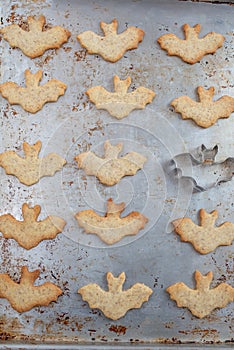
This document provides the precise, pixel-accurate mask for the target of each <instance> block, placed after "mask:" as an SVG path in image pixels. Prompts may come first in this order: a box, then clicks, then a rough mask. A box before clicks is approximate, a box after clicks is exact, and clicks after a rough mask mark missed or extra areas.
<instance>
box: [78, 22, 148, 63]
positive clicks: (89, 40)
mask: <svg viewBox="0 0 234 350" xmlns="http://www.w3.org/2000/svg"><path fill="white" fill-rule="evenodd" d="M100 27H101V29H102V31H103V33H104V36H100V35H97V34H96V33H94V32H92V31H90V30H89V31H86V32H84V33H81V34H79V35H78V36H77V39H78V40H79V42H80V44H81V45H82V46H83V47H84V48H86V49H87V51H88V53H90V54H99V55H100V56H102V57H103V58H104V59H105V60H106V61H109V62H116V61H118V60H119V59H120V58H121V57H123V55H124V53H125V52H126V51H127V50H132V49H136V48H137V47H138V44H139V43H140V42H141V41H142V40H143V37H144V34H145V33H144V31H143V30H142V29H139V28H136V27H129V28H128V29H126V30H125V31H124V32H122V33H121V34H117V28H118V21H117V20H116V19H114V20H113V21H112V22H111V23H110V24H107V23H104V22H101V23H100Z"/></svg>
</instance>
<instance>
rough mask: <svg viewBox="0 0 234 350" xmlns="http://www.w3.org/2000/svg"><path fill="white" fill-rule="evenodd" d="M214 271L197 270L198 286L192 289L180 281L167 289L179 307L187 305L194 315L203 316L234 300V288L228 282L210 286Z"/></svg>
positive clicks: (196, 279)
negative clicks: (204, 273) (202, 271)
mask: <svg viewBox="0 0 234 350" xmlns="http://www.w3.org/2000/svg"><path fill="white" fill-rule="evenodd" d="M212 279H213V273H212V272H211V271H210V272H208V273H207V275H202V274H201V273H200V272H199V271H196V272H195V281H196V288H195V289H191V288H189V287H188V286H186V284H184V283H183V282H178V283H175V284H173V285H172V286H170V287H168V288H167V289H166V291H167V292H168V293H169V294H170V297H171V299H172V300H175V301H176V303H177V306H178V307H187V308H188V309H189V310H190V311H191V312H192V314H193V315H194V316H196V317H199V318H203V317H206V316H208V315H209V314H210V313H211V312H212V311H213V310H214V309H217V308H223V307H225V306H226V305H227V304H228V303H230V302H232V301H234V288H232V287H231V286H229V285H228V284H227V283H220V284H219V285H218V286H217V287H215V288H210V284H211V281H212Z"/></svg>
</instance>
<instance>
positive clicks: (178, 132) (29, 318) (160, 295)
mask: <svg viewBox="0 0 234 350" xmlns="http://www.w3.org/2000/svg"><path fill="white" fill-rule="evenodd" d="M41 14H43V15H45V17H46V20H47V23H48V25H49V26H51V25H55V24H58V25H62V26H64V27H65V28H67V29H68V30H70V31H71V33H72V34H71V37H70V39H69V41H68V42H67V43H66V44H64V45H63V46H62V48H60V49H58V50H48V51H47V52H45V53H44V54H43V55H42V56H41V57H38V58H35V59H30V58H28V57H26V56H24V55H23V54H22V52H21V51H20V50H19V49H12V48H10V46H9V44H8V43H7V42H6V41H5V40H2V41H1V82H5V81H8V80H11V81H15V82H17V83H18V84H21V85H23V84H24V71H25V69H27V68H29V69H31V71H32V72H34V73H35V72H36V71H37V70H39V69H42V70H43V73H44V75H43V80H42V83H44V82H46V81H48V80H49V79H50V78H56V79H59V80H61V81H63V82H64V83H66V84H67V91H66V93H65V95H64V96H62V97H60V98H59V100H58V101H57V102H56V103H48V104H46V105H45V106H44V107H43V109H42V110H41V111H39V112H38V113H36V114H34V115H31V114H29V113H27V112H25V111H24V110H23V109H22V108H21V107H20V106H10V105H9V104H8V103H7V101H6V100H5V99H3V98H2V97H0V102H1V116H0V118H1V143H0V152H3V151H5V150H8V149H15V150H17V152H19V154H22V142H23V141H27V142H29V143H35V142H36V141H37V140H41V141H42V151H41V155H40V156H43V154H47V153H49V152H51V151H54V152H57V153H58V154H60V155H61V156H63V157H65V158H66V160H67V164H66V166H65V167H64V168H63V171H61V172H58V173H56V175H55V176H53V177H45V178H43V179H41V181H40V182H39V183H38V184H35V185H33V186H31V187H27V186H25V185H22V184H21V183H20V182H19V181H18V180H17V179H16V178H15V177H13V176H8V175H6V174H5V172H4V170H3V169H2V168H1V169H0V171H1V175H0V176H1V184H0V203H1V207H0V213H1V215H2V214H5V213H11V214H12V215H14V216H15V217H17V218H18V219H20V218H21V206H22V204H23V203H24V202H27V203H29V204H31V205H35V204H40V205H41V207H42V211H41V216H40V217H41V218H43V217H46V216H47V215H48V214H50V215H58V216H61V217H62V218H64V219H65V220H66V221H67V225H66V227H65V229H64V232H63V233H62V234H59V235H58V236H57V238H56V239H54V240H52V241H44V242H42V243H40V244H39V245H38V246H37V247H36V248H34V249H32V250H29V251H26V250H25V249H23V248H21V247H20V246H19V245H18V244H17V243H16V242H15V241H14V240H6V239H4V238H2V237H1V239H0V246H1V254H0V265H1V269H0V272H1V273H5V272H7V273H9V274H10V276H11V277H12V278H14V279H15V280H17V279H19V274H20V268H21V266H22V265H27V266H28V267H29V268H30V269H31V270H32V269H37V268H39V269H40V270H41V275H40V278H39V280H38V283H43V282H44V281H51V282H54V283H56V284H57V285H58V286H59V287H60V288H62V290H63V295H62V296H60V297H59V299H58V301H57V302H56V303H51V304H50V305H49V306H48V307H37V308H34V309H32V310H31V311H29V312H26V313H23V314H19V313H17V312H16V311H14V310H13V309H12V308H11V307H10V305H9V303H8V301H7V300H4V299H0V338H1V341H2V342H3V344H2V345H1V347H2V348H5V347H6V346H8V347H11V348H13V347H14V348H15V347H16V346H17V345H14V342H16V341H17V342H18V343H17V344H20V346H21V347H22V348H24V347H25V348H30V346H29V345H24V344H25V343H27V342H37V343H41V344H42V343H43V344H44V345H40V347H41V348H51V349H52V348H59V347H63V346H65V345H64V344H66V343H69V344H72V345H67V348H69V349H72V348H78V347H82V346H84V347H86V348H88V349H91V348H95V347H100V348H104V346H105V347H106V348H108V346H109V347H112V346H113V347H114V346H120V345H121V344H122V346H123V347H126V348H129V347H128V346H130V345H132V346H137V344H139V343H140V344H141V346H139V347H140V348H150V347H151V346H152V347H153V346H154V347H155V348H161V347H162V344H167V345H165V346H166V348H167V347H168V346H169V345H170V344H181V343H187V344H188V343H190V344H191V343H194V344H196V345H198V346H201V347H203V346H204V344H207V343H212V344H213V343H217V346H220V348H225V347H226V346H228V344H230V343H231V342H232V341H233V333H234V330H233V324H234V322H233V304H229V305H228V306H227V307H226V308H224V309H221V310H215V311H213V312H212V313H211V315H210V316H208V317H206V318H204V319H198V318H196V317H194V316H192V314H191V313H190V312H189V310H187V309H184V308H177V306H176V304H175V302H174V301H172V300H170V299H169V295H168V294H167V293H166V291H165V289H166V288H167V287H168V286H169V285H171V284H173V283H176V282H178V281H183V282H184V283H186V284H187V285H189V286H190V287H193V286H194V280H193V274H194V271H195V270H196V269H198V270H199V271H201V272H202V273H203V274H205V273H207V272H208V271H213V274H214V282H213V284H212V286H215V285H217V284H218V283H220V282H223V281H225V282H227V283H229V284H232V285H233V246H228V247H219V248H217V249H216V251H215V252H213V253H210V254H207V255H199V253H197V252H196V251H195V250H194V249H193V247H192V245H190V244H188V243H183V242H181V241H180V239H179V237H178V236H177V235H176V234H175V233H174V232H173V231H172V229H171V225H170V221H171V220H172V219H173V218H178V217H183V216H184V215H186V216H189V217H191V218H192V219H193V220H194V221H195V222H198V211H199V209H200V208H205V209H206V210H207V211H208V212H209V211H212V210H214V209H217V210H218V211H219V220H218V223H222V222H224V221H234V215H233V205H234V204H233V194H234V193H233V190H234V186H233V181H229V182H226V183H224V184H220V185H219V186H217V187H215V188H212V189H209V190H208V191H206V192H200V193H194V194H192V186H191V183H189V182H186V181H185V182H182V181H179V182H178V181H177V180H176V179H175V178H173V177H172V176H171V175H170V174H168V173H167V171H166V170H165V167H166V164H167V163H168V162H169V161H170V160H171V159H172V158H173V157H174V156H175V155H177V154H181V153H186V152H189V151H190V150H193V149H195V148H197V147H198V146H200V145H201V144H205V146H206V147H207V148H211V147H214V146H215V145H216V144H218V146H219V153H218V156H217V159H216V160H217V162H221V161H222V160H225V159H226V158H228V157H231V156H232V157H233V154H234V144H233V114H232V115H231V116H230V118H229V119H225V120H219V121H217V123H216V124H215V125H214V126H212V127H210V128H208V129H202V128H200V127H198V126H196V125H195V124H194V123H193V122H192V121H191V120H182V119H181V117H180V115H179V114H177V113H175V112H174V111H173V109H172V108H171V107H170V102H171V101H172V100H173V99H174V98H176V97H178V96H181V95H188V96H190V97H191V98H194V99H195V98H196V88H197V86H198V85H203V86H205V87H206V88H208V87H210V86H214V87H215V91H216V95H215V98H218V97H220V96H221V95H225V94H226V95H230V96H234V85H233V76H234V55H233V52H234V32H233V15H234V7H233V6H231V5H228V4H226V5H225V4H210V3H197V2H184V1H172V0H171V1H167V0H166V1H156V0H155V1H153V0H145V1H143V0H142V1H130V0H129V1H125V0H124V1H123V0H119V1H107V0H97V1H91V0H90V1H89V0H80V1H75V0H67V1H59V0H58V1H55V0H54V1H53V0H34V1H26V0H21V1H9V0H6V1H4V2H3V1H2V2H1V27H2V26H5V25H7V24H11V23H19V22H20V23H21V24H23V23H24V21H25V20H26V17H27V16H28V15H36V16H38V15H41ZM113 18H117V20H118V22H119V31H120V32H121V31H123V30H124V29H126V28H127V27H128V26H138V27H139V28H142V29H143V30H144V31H145V37H144V40H143V42H142V43H141V44H140V45H139V47H138V49H136V50H133V51H128V52H126V54H125V55H124V57H123V58H122V59H121V60H119V61H118V62H116V63H114V64H113V63H108V62H106V61H104V60H103V59H102V58H101V57H99V56H98V55H89V54H87V53H86V50H85V49H83V48H81V46H80V44H79V42H78V41H77V39H76V36H77V35H78V34H79V33H81V32H83V31H85V30H93V31H95V32H96V33H99V34H101V31H100V27H99V23H100V21H104V22H110V21H111V20H112V19H113ZM184 23H189V24H190V25H195V24H196V23H200V24H201V35H202V36H203V35H205V34H206V33H207V32H210V31H216V32H218V33H221V34H223V35H224V36H225V38H226V39H225V43H224V45H223V47H222V48H220V49H219V50H218V51H217V52H216V53H215V54H214V55H207V56H205V57H204V58H203V59H201V61H200V62H198V63H196V64H194V65H189V64H186V63H184V62H183V61H182V60H181V59H179V58H177V57H169V56H167V54H166V52H165V51H163V50H161V49H160V47H159V45H158V44H157V42H156V40H157V38H158V37H159V36H160V35H162V34H164V33H169V32H173V33H175V34H177V35H178V36H180V37H182V36H183V32H182V25H183V24H184ZM116 74H117V75H118V76H119V77H120V78H121V79H124V78H126V77H127V76H130V77H131V79H132V84H131V87H130V91H132V90H134V89H135V88H137V87H138V86H145V87H147V88H149V89H152V90H153V91H155V93H156V97H155V99H154V101H153V103H151V104H150V105H148V106H147V107H146V108H145V109H144V110H138V111H134V112H132V113H131V114H130V115H129V116H128V117H127V118H125V119H122V120H121V121H118V120H116V119H114V118H113V117H111V116H110V115H109V114H108V112H107V111H103V110H97V109H96V108H95V106H94V105H93V104H92V103H90V102H89V101H88V97H87V96H86V95H85V91H86V90H87V89H88V88H90V87H92V86H96V85H102V86H104V87H105V88H106V89H108V90H110V91H111V90H113V76H114V75H116ZM108 139H109V140H111V142H112V143H114V144H116V143H118V142H123V143H124V147H123V151H122V154H125V153H127V152H130V151H136V152H139V153H141V154H143V155H144V156H146V157H147V158H148V161H147V163H146V164H145V166H144V168H143V170H141V171H139V172H138V173H137V174H136V175H135V176H132V177H126V178H124V179H122V180H121V181H120V183H119V184H117V185H115V186H113V187H105V186H103V185H101V184H100V183H99V182H98V181H97V180H96V179H95V178H94V177H91V176H86V175H85V173H84V171H83V170H79V169H78V168H77V165H76V162H75V161H74V157H75V156H76V155H77V154H79V153H81V152H84V151H86V150H88V149H91V150H93V151H94V152H96V153H97V154H99V155H100V156H101V155H102V154H103V143H104V141H105V140H108ZM109 197H112V198H113V199H114V200H115V201H116V202H121V201H124V202H125V203H126V209H125V211H124V213H123V215H127V214H128V213H130V212H131V211H140V212H142V213H143V214H144V215H146V216H147V217H148V218H149V223H148V224H147V226H146V227H145V229H144V230H142V231H140V232H139V234H137V236H135V237H134V238H133V237H126V238H124V239H123V240H122V241H120V242H119V243H116V244H115V245H114V246H111V247H109V246H106V245H105V244H104V243H102V242H101V241H100V240H99V239H98V237H96V236H94V235H86V234H85V233H84V232H83V230H82V229H81V228H79V227H78V226H77V222H76V220H75V218H74V214H75V213H76V212H78V211H80V210H83V209H93V210H95V211H98V212H99V213H104V212H105V205H106V200H107V199H108V198H109ZM108 271H111V272H112V273H113V274H114V275H118V274H119V273H121V272H122V271H124V272H125V273H126V276H127V279H126V283H125V288H129V287H130V286H131V285H132V284H134V283H136V282H142V283H145V284H146V285H148V286H149V287H151V288H152V290H153V294H152V296H151V297H150V300H149V302H147V303H145V304H144V305H143V307H142V308H141V309H138V310H131V311H129V312H128V313H127V314H126V316H125V317H123V318H122V319H120V320H118V321H111V320H109V319H107V318H105V317H104V315H103V314H102V313H101V312H100V311H98V310H91V309H90V308H89V307H88V304H87V303H86V302H83V301H82V299H81V296H80V295H78V294H77V290H78V288H80V287H81V286H83V285H85V284H88V283H92V282H95V283H98V284H99V285H100V286H101V287H102V288H106V279H105V275H106V272H108ZM47 342H48V343H50V344H51V345H48V344H47V345H45V343H47ZM53 344H57V345H53ZM91 344H92V345H91ZM149 344H151V345H149ZM159 344H160V345H159ZM132 346H131V348H132ZM178 346H179V345H178ZM38 347H39V345H38ZM192 347H193V346H191V348H192ZM33 348H35V346H33ZM187 349H188V347H187Z"/></svg>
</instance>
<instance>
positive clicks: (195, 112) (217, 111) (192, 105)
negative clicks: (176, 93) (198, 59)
mask: <svg viewBox="0 0 234 350" xmlns="http://www.w3.org/2000/svg"><path fill="white" fill-rule="evenodd" d="M214 91H215V89H214V87H211V88H209V89H207V90H206V89H205V88H203V87H202V86H198V88H197V94H198V97H199V101H198V102H197V101H194V100H192V99H191V98H190V97H188V96H181V97H178V98H175V99H174V100H173V101H172V102H171V105H172V106H173V107H174V108H175V111H176V112H178V113H180V114H181V116H182V118H183V119H192V120H193V121H194V122H195V123H196V124H197V125H199V126H201V127H203V128H209V127H210V126H212V125H213V124H214V123H215V122H216V121H217V120H218V119H221V118H228V117H229V116H230V115H231V113H232V112H234V98H233V97H231V96H227V95H225V96H222V97H220V98H219V99H218V100H217V101H214V102H213V96H214Z"/></svg>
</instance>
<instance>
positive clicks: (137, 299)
mask: <svg viewBox="0 0 234 350" xmlns="http://www.w3.org/2000/svg"><path fill="white" fill-rule="evenodd" d="M124 282H125V273H124V272H122V273H121V274H120V275H119V276H118V277H114V276H113V275H112V273H111V272H108V273H107V283H108V291H105V290H103V289H102V288H101V287H99V285H98V284H96V283H92V284H88V285H87V286H84V287H82V288H80V289H79V290H78V293H79V294H81V295H82V298H83V300H85V301H87V302H88V304H89V307H90V308H97V309H100V310H101V311H102V312H103V313H104V315H105V316H106V317H108V318H110V319H112V320H118V319H119V318H121V317H123V316H124V315H125V314H126V313H127V311H128V310H130V309H139V308H140V307H141V306H142V304H143V303H144V302H145V301H148V300H149V297H150V295H151V294H152V293H153V291H152V289H150V288H149V287H147V286H146V285H144V284H143V283H136V284H134V285H133V286H132V287H131V288H129V289H127V290H124V291H123V290H122V287H123V284H124Z"/></svg>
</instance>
